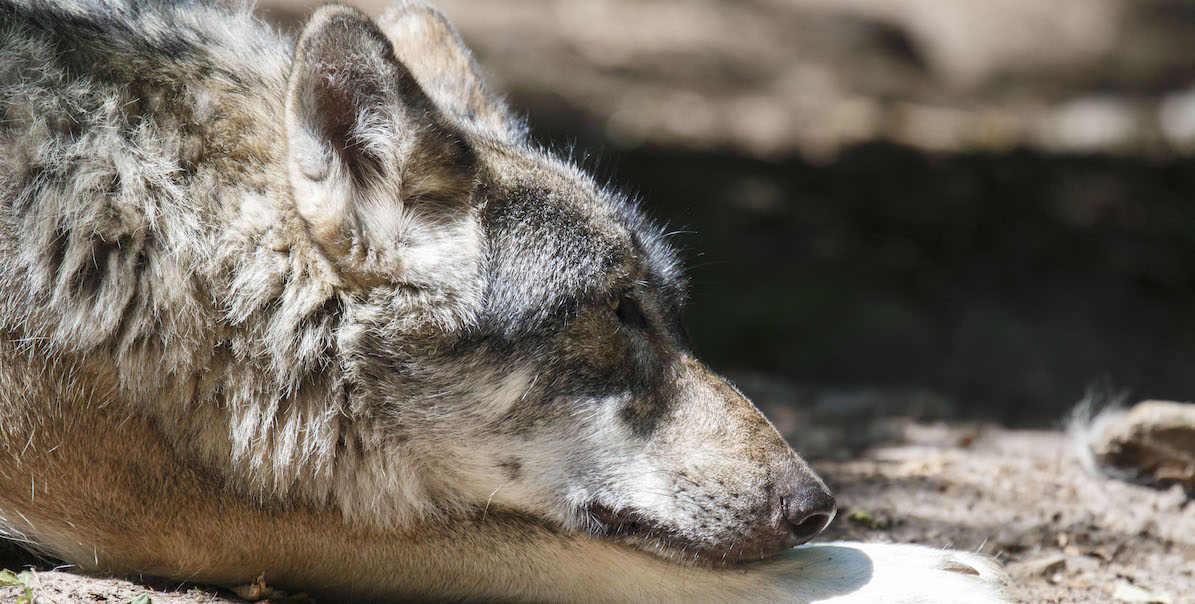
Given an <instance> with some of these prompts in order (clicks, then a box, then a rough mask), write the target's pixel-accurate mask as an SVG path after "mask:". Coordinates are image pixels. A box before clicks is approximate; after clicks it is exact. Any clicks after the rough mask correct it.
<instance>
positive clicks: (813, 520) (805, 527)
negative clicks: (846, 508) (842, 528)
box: [783, 484, 837, 545]
mask: <svg viewBox="0 0 1195 604" xmlns="http://www.w3.org/2000/svg"><path fill="white" fill-rule="evenodd" d="M783 506H784V516H785V519H786V520H787V521H788V525H789V528H790V530H791V531H792V538H793V541H794V545H797V544H801V543H805V542H806V541H809V540H810V539H812V538H813V537H814V535H817V534H818V533H820V532H822V530H824V529H825V528H826V527H827V526H829V524H830V521H831V520H833V519H834V513H835V512H836V511H837V507H836V506H835V502H834V496H833V495H831V494H830V492H829V491H827V490H826V488H825V487H823V486H821V485H820V484H817V485H806V486H805V487H804V488H802V489H800V490H798V491H797V492H795V493H792V494H790V495H789V496H787V497H785V498H784V499H783Z"/></svg>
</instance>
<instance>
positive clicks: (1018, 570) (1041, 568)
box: [1008, 554, 1066, 580]
mask: <svg viewBox="0 0 1195 604" xmlns="http://www.w3.org/2000/svg"><path fill="white" fill-rule="evenodd" d="M1065 568H1066V556H1064V555H1062V554H1051V555H1049V556H1044V557H1041V558H1036V559H1033V560H1026V561H1025V562H1015V563H1013V564H1009V565H1008V574H1009V575H1011V576H1012V577H1014V578H1017V579H1021V580H1028V579H1041V578H1049V577H1052V576H1053V575H1054V574H1055V573H1057V572H1059V571H1061V570H1063V569H1065Z"/></svg>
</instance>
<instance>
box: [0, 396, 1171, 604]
mask: <svg viewBox="0 0 1195 604" xmlns="http://www.w3.org/2000/svg"><path fill="white" fill-rule="evenodd" d="M757 391H758V388H757ZM761 398H762V400H761V406H763V407H764V408H765V409H766V410H767V411H768V412H769V413H770V414H771V415H772V417H773V418H774V419H775V421H776V424H777V426H778V427H780V428H781V430H782V431H784V432H785V433H786V435H787V436H788V437H789V439H790V442H792V444H793V445H794V446H795V447H796V448H798V449H801V450H802V451H804V453H805V455H806V457H807V458H809V459H811V460H812V462H813V465H814V466H815V467H816V468H817V470H818V471H819V472H820V473H821V475H822V476H823V477H825V479H826V481H827V482H828V483H829V484H830V486H831V488H832V489H833V490H834V492H835V493H836V495H837V497H838V502H839V508H840V509H839V514H838V517H837V518H836V519H835V520H834V522H833V523H832V524H831V526H830V528H829V529H828V530H827V531H826V533H825V534H824V535H823V536H822V537H820V538H819V541H829V540H838V539H851V540H862V541H880V542H916V543H925V544H931V545H937V546H942V547H952V548H959V549H965V550H973V551H980V552H984V553H987V554H991V555H993V556H996V557H997V558H998V559H1000V560H1001V561H1003V562H1004V563H1005V564H1006V565H1007V566H1008V568H1009V570H1010V572H1011V573H1012V574H1013V576H1014V579H1015V582H1016V587H1017V588H1018V590H1019V592H1020V595H1021V596H1022V597H1023V600H1024V601H1025V602H1033V603H1038V602H1041V603H1047V602H1048V603H1087V602H1148V601H1163V602H1171V603H1172V604H1180V603H1185V602H1195V505H1191V504H1190V502H1189V500H1188V499H1187V498H1186V495H1185V494H1184V493H1183V492H1181V491H1180V490H1176V489H1175V490H1168V491H1159V490H1154V489H1150V488H1146V487H1141V486H1135V485H1131V484H1127V483H1123V482H1119V481H1115V480H1110V479H1106V478H1102V477H1098V476H1093V475H1091V474H1089V473H1087V472H1086V471H1084V469H1083V468H1082V467H1081V465H1080V463H1079V461H1078V458H1077V456H1076V455H1075V454H1074V453H1073V451H1072V447H1071V445H1070V441H1069V439H1068V437H1067V435H1066V434H1065V433H1064V432H1062V431H1060V430H1009V429H1004V428H1000V427H996V426H993V425H985V424H981V423H965V422H940V421H917V420H913V419H910V417H914V416H932V415H934V414H938V413H940V412H941V410H940V409H935V407H934V405H935V401H933V400H932V399H925V398H919V397H918V396H915V395H911V396H907V397H904V398H903V399H900V400H897V399H898V398H899V397H895V398H894V397H877V396H875V395H873V394H871V393H866V392H854V393H824V394H821V395H818V396H816V397H813V398H814V399H815V400H812V401H805V402H806V403H809V404H803V405H800V406H792V405H784V406H775V403H774V399H771V398H770V397H769V396H767V395H764V396H762V397H761ZM881 400H882V401H885V402H884V403H883V404H890V405H891V406H892V407H896V408H895V409H883V408H878V407H877V401H881ZM852 408H853V409H854V410H855V412H854V413H851V414H850V415H852V416H854V419H853V420H852V419H850V416H848V415H847V414H845V413H844V411H846V410H850V409H852ZM827 409H833V411H826V410H827ZM860 417H862V418H870V419H865V420H863V421H859V418H860ZM801 434H805V435H807V436H806V437H805V438H802V437H801V436H800V435H801ZM809 435H812V437H810V436H809ZM29 562H30V560H28V559H26V560H20V559H12V560H8V561H7V562H6V564H5V566H7V568H10V569H14V570H19V569H20V567H21V565H22V564H27V563H29ZM34 568H35V570H34V571H33V572H32V573H31V574H30V575H28V577H29V583H30V584H31V585H32V586H33V594H34V602H36V603H38V604H51V603H62V604H65V603H67V602H71V603H74V602H86V603H100V602H103V603H117V602H118V603H121V604H123V603H125V602H130V601H133V600H134V598H136V597H137V596H140V595H148V596H149V597H150V599H151V600H152V602H155V603H158V604H166V603H178V604H200V603H221V604H230V603H234V602H242V601H243V600H241V599H239V598H237V597H236V596H235V595H233V594H232V593H230V592H227V591H224V590H218V589H214V588H210V587H203V586H194V585H181V586H180V585H163V584H144V583H137V582H130V581H127V580H120V579H111V578H91V577H81V576H77V575H74V574H71V573H70V572H69V569H57V570H52V569H53V566H50V565H47V564H45V563H42V564H35V566H34ZM267 581H268V578H267ZM1133 587H1136V588H1140V589H1141V590H1144V591H1146V592H1148V593H1151V594H1153V597H1154V600H1150V599H1148V597H1147V598H1146V599H1132V596H1133V594H1134V593H1136V594H1137V595H1138V596H1140V592H1133V590H1132V588H1133ZM19 594H20V590H19V588H17V587H11V586H10V587H4V588H0V601H4V602H11V601H14V600H15V598H16V597H17V596H18V595H19ZM1117 596H1119V597H1117ZM271 601H273V602H279V601H280V600H279V599H278V598H276V597H275V598H272V599H271ZM138 604H145V603H144V602H139V603H138Z"/></svg>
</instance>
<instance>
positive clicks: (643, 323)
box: [606, 293, 647, 329]
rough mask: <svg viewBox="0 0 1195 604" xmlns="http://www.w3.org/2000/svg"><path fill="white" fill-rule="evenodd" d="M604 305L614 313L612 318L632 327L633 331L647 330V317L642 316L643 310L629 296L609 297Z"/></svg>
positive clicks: (624, 294)
mask: <svg viewBox="0 0 1195 604" xmlns="http://www.w3.org/2000/svg"><path fill="white" fill-rule="evenodd" d="M606 305H607V306H609V307H610V310H611V311H613V312H614V316H616V317H618V320H619V321H621V322H622V324H623V325H627V326H629V327H634V328H635V329H647V317H646V316H644V314H643V309H642V308H640V306H639V303H638V302H636V301H635V299H634V298H632V297H631V295H630V294H626V293H623V294H618V295H616V296H611V297H610V299H608V300H606Z"/></svg>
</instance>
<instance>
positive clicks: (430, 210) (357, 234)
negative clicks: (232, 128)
mask: <svg viewBox="0 0 1195 604" xmlns="http://www.w3.org/2000/svg"><path fill="white" fill-rule="evenodd" d="M285 119H286V133H287V152H288V165H289V174H290V180H291V186H292V191H293V194H294V199H295V207H296V209H297V211H298V213H299V215H300V216H301V217H302V218H303V219H304V220H305V221H306V223H307V225H308V228H309V231H310V233H311V234H312V237H313V239H314V240H315V241H316V243H318V244H319V245H320V246H321V247H322V249H323V250H324V251H325V253H327V254H328V255H329V256H331V257H332V258H333V259H334V260H337V261H339V262H340V263H341V264H345V263H346V262H348V263H350V264H358V265H359V264H362V263H372V264H374V265H378V264H379V260H378V259H379V258H382V257H387V258H388V261H386V262H381V264H380V265H378V266H373V267H372V268H371V269H370V270H375V271H381V272H387V273H390V272H393V271H396V270H398V269H399V268H400V267H399V266H398V265H400V264H401V258H395V257H393V253H387V252H385V250H386V249H387V248H393V247H402V246H404V245H408V244H410V243H412V242H410V241H408V238H409V237H411V236H414V235H413V233H416V232H419V231H425V230H426V229H420V228H415V227H416V226H418V223H419V222H420V218H423V219H426V220H424V221H423V222H425V223H428V224H434V223H437V222H443V218H445V217H446V215H447V216H451V215H453V214H459V213H460V212H461V211H463V210H464V209H466V208H467V207H468V205H469V201H470V199H471V197H472V190H473V187H474V175H475V172H476V160H475V157H474V155H473V151H472V149H471V148H470V147H469V145H468V144H467V143H466V142H465V140H464V138H463V136H462V135H461V133H460V132H458V131H457V130H456V129H455V127H454V126H453V125H452V123H451V121H450V120H448V119H446V118H445V117H444V115H443V114H442V113H441V112H440V111H439V109H438V108H437V107H436V106H435V105H434V104H433V103H432V101H431V99H429V98H428V96H427V94H425V93H424V91H423V89H422V88H421V87H420V86H419V84H418V83H417V81H416V80H415V78H414V77H413V76H412V75H411V73H410V72H409V71H408V70H407V68H406V67H405V66H404V65H403V64H402V63H400V62H399V61H398V59H397V58H395V56H394V51H393V48H392V46H391V44H390V41H389V40H388V39H387V38H386V36H385V34H383V33H382V31H381V30H380V29H379V28H378V26H377V25H376V24H374V22H373V21H371V20H370V19H369V18H368V17H367V16H365V15H364V14H363V13H361V12H360V11H358V10H356V9H354V8H350V7H348V6H344V5H338V4H332V5H327V6H324V7H321V8H320V9H318V10H316V11H315V13H314V14H313V15H312V17H311V19H310V20H309V21H308V23H307V26H306V27H305V28H304V29H303V32H302V34H301V36H300V37H299V41H298V42H297V43H296V47H295V56H294V60H293V63H292V66H291V74H290V81H289V83H288V89H287V98H286V116H285ZM428 214H433V215H432V216H429V215H428ZM416 243H417V242H416Z"/></svg>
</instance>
